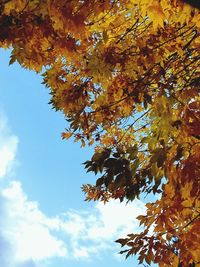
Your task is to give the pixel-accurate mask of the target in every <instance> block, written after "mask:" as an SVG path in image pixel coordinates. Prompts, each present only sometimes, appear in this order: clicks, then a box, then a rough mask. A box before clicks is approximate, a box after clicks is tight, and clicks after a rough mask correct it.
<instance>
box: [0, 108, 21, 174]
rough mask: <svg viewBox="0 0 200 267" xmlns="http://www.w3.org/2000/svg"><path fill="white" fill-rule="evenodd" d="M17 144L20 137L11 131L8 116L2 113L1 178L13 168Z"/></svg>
mask: <svg viewBox="0 0 200 267" xmlns="http://www.w3.org/2000/svg"><path fill="white" fill-rule="evenodd" d="M17 144H18V138H17V137H16V136H15V135H11V134H10V133H9V129H8V125H7V120H6V117H5V116H4V115H2V114H1V113H0V159H1V160H0V179H3V178H4V177H5V175H6V174H7V173H8V172H9V171H10V169H11V166H12V163H13V160H14V158H15V154H16V150H17Z"/></svg>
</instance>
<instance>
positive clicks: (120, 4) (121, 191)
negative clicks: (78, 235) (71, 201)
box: [0, 0, 200, 267]
mask: <svg viewBox="0 0 200 267" xmlns="http://www.w3.org/2000/svg"><path fill="white" fill-rule="evenodd" d="M186 2H189V1H185V2H184V1H181V0H137V1H136V0H90V1H89V0H73V1H72V0H71V1H69V0H56V1H55V0H1V1H0V11H1V12H0V47H2V48H11V49H12V53H11V58H10V64H12V63H13V62H15V61H17V62H18V63H19V64H21V66H22V67H25V68H28V69H31V70H34V71H36V72H40V73H41V74H42V76H43V83H44V84H45V85H46V86H47V87H48V88H49V90H50V94H51V96H52V98H51V104H52V105H53V107H54V108H55V109H56V110H59V111H62V112H63V114H64V116H65V118H66V119H67V121H68V125H69V127H68V128H67V129H66V131H65V132H64V133H63V134H62V137H63V139H67V138H69V137H72V138H74V140H75V141H80V142H81V144H82V146H85V145H86V144H87V145H93V144H94V145H95V153H94V155H93V157H92V158H91V160H88V161H86V162H85V168H86V169H87V171H92V172H94V173H95V174H99V175H100V177H99V176H98V177H99V178H98V179H97V181H96V184H95V185H89V184H86V185H84V186H83V191H84V192H85V193H86V199H87V200H101V201H104V202H107V201H109V199H120V201H132V200H133V199H134V198H136V197H137V198H139V197H140V196H141V194H158V193H159V194H160V195H159V197H158V198H157V201H155V202H153V203H148V204H147V205H146V206H147V212H146V215H144V216H139V217H138V219H139V220H140V223H141V225H143V226H144V230H143V231H142V232H141V233H139V234H134V233H133V234H129V235H128V236H127V237H126V238H122V239H119V240H117V242H118V243H120V244H121V245H122V246H125V250H122V251H121V253H126V256H127V257H128V256H130V255H132V254H137V255H138V259H139V262H140V263H145V262H146V263H147V264H151V262H153V263H157V264H158V265H159V266H160V267H164V266H173V267H189V266H190V267H192V266H200V246H199V244H200V234H199V229H200V153H199V150H200V98H199V87H200V36H199V33H200V12H199V10H198V9H196V8H195V6H197V5H195V4H194V3H193V5H189V4H187V3H186ZM192 2H194V1H192Z"/></svg>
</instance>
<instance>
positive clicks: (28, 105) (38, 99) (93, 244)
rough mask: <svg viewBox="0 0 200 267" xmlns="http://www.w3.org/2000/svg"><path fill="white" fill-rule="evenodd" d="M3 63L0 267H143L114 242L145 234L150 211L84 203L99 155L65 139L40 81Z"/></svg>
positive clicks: (4, 55) (5, 56)
mask: <svg viewBox="0 0 200 267" xmlns="http://www.w3.org/2000/svg"><path fill="white" fill-rule="evenodd" d="M0 58H1V63H0V77H1V87H0V95H1V97H0V190H1V195H0V216H1V222H0V249H1V250H0V251H1V252H0V266H5V267H64V266H70V267H76V266H79V267H85V266H92V267H100V266H101V267H102V266H106V267H107V266H110V267H112V266H115V267H121V266H127V267H130V266H138V264H137V261H136V260H135V259H134V258H130V259H128V260H127V261H125V260H124V258H123V257H121V256H119V255H118V254H117V252H118V251H119V250H120V247H119V246H118V245H117V244H115V243H114V242H113V241H114V240H115V239H117V238H119V237H123V236H124V237H125V234H126V233H130V232H134V231H138V224H137V220H136V219H135V218H136V217H137V216H138V215H139V214H141V213H144V212H145V206H144V203H143V202H142V201H139V200H137V201H134V202H132V203H130V204H128V205H125V204H119V203H118V202H113V201H112V202H111V203H109V204H108V205H106V206H104V205H103V204H102V203H88V202H85V201H84V195H83V193H82V192H81V189H80V187H81V185H82V184H83V183H93V182H94V181H95V177H94V176H93V175H91V174H86V172H85V171H84V168H83V165H82V162H84V161H86V160H87V159H89V158H90V157H91V155H92V150H91V149H89V148H84V149H83V148H80V144H78V143H73V140H68V141H63V140H62V139H61V132H62V131H63V130H64V129H65V128H66V121H65V119H64V117H63V115H62V114H61V113H59V112H55V110H52V109H51V106H50V105H48V102H49V99H50V96H49V92H48V90H47V89H46V88H45V87H44V86H43V85H41V78H40V76H39V75H36V74H35V73H33V72H30V71H27V70H24V69H22V68H21V67H20V66H18V64H14V65H12V66H8V62H9V53H8V52H5V51H4V50H0Z"/></svg>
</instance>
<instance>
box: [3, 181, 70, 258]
mask: <svg viewBox="0 0 200 267" xmlns="http://www.w3.org/2000/svg"><path fill="white" fill-rule="evenodd" d="M2 197H3V198H4V202H5V204H4V205H6V220H5V224H4V230H3V233H4V236H5V237H6V238H7V240H10V242H11V243H12V247H14V248H15V249H14V253H13V258H15V260H16V262H25V261H28V260H33V261H35V262H37V261H42V260H47V259H49V258H52V257H64V256H66V255H67V249H66V247H65V244H64V242H63V241H62V240H59V239H58V238H57V237H56V236H55V234H53V233H51V231H54V230H56V224H57V221H56V220H55V219H53V220H52V221H51V219H50V218H47V217H46V216H45V215H44V214H43V213H42V212H41V211H40V209H39V207H38V204H37V203H36V202H32V201H29V200H28V199H27V196H26V195H25V193H24V192H23V191H22V188H21V184H20V183H19V182H16V181H14V182H11V184H10V186H9V187H7V188H6V189H4V190H3V191H2Z"/></svg>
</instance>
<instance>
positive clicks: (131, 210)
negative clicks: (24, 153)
mask: <svg viewBox="0 0 200 267" xmlns="http://www.w3.org/2000/svg"><path fill="white" fill-rule="evenodd" d="M1 117H2V116H0V118H1ZM0 129H1V131H0V156H1V153H2V155H3V161H2V158H1V157H0V158H1V159H0V162H3V163H1V164H0V176H1V179H3V178H4V177H5V176H6V175H7V176H9V175H8V174H9V170H10V168H11V166H12V165H13V163H14V162H15V153H16V149H17V144H18V138H17V137H16V136H14V135H12V134H11V133H10V132H9V131H8V127H7V124H6V120H5V118H3V119H1V120H0ZM0 191H1V193H0V217H1V220H0V251H1V253H0V266H6V267H39V266H45V263H46V261H48V262H50V261H51V259H53V258H56V257H58V258H65V259H66V261H67V260H68V259H71V260H75V259H78V260H80V259H82V260H91V259H93V258H95V257H101V255H102V253H104V252H105V251H110V252H111V253H113V254H114V251H115V252H116V251H117V247H115V246H114V243H113V241H114V240H115V239H117V238H119V237H121V236H124V235H126V234H127V233H130V232H135V231H137V230H138V229H139V228H138V222H137V220H136V217H137V216H138V215H139V214H142V213H144V211H145V206H144V204H143V203H142V202H141V201H139V200H136V201H133V202H132V203H129V204H127V205H126V204H125V203H119V202H117V201H111V202H110V203H108V204H107V205H104V204H103V203H97V204H96V205H94V206H93V208H91V209H90V210H89V209H87V210H84V211H83V210H73V209H72V210H68V211H66V212H65V213H63V214H57V215H56V216H55V217H48V216H47V215H46V214H45V212H44V211H42V210H41V209H40V206H39V203H38V202H37V201H32V200H30V199H29V197H28V196H27V195H26V193H25V192H24V191H23V186H22V184H21V183H20V182H19V181H11V180H10V179H8V181H7V185H4V187H3V188H1V190H0Z"/></svg>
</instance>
